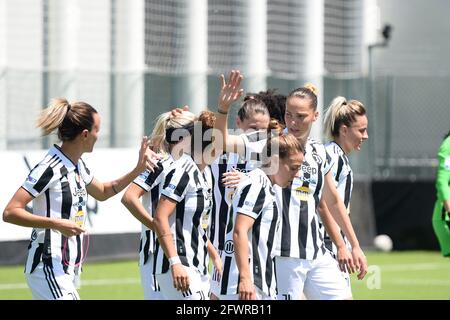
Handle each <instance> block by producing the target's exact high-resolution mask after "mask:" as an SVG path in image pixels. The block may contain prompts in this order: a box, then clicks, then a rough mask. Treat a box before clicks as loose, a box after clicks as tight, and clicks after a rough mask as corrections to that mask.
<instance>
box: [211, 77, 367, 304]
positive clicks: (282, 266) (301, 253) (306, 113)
mask: <svg viewBox="0 0 450 320" xmlns="http://www.w3.org/2000/svg"><path fill="white" fill-rule="evenodd" d="M236 73H237V75H236ZM236 79H240V80H236ZM241 80H242V76H241V75H240V73H239V72H238V71H237V72H236V71H233V72H232V74H231V76H230V81H229V83H228V84H227V85H226V90H225V91H226V92H227V93H228V95H227V96H226V99H224V101H226V102H227V103H223V104H222V107H220V111H221V112H219V113H217V121H216V125H215V127H216V128H218V129H219V130H220V131H221V132H222V133H224V145H225V146H226V147H228V144H232V143H231V142H230V141H232V140H231V139H230V136H229V135H228V134H227V129H226V123H227V121H226V120H227V117H226V116H225V114H227V113H228V110H229V108H230V107H231V104H232V98H233V96H235V95H236V94H235V93H236V92H239V90H240V89H239V84H240V81H241ZM311 89H313V88H305V87H303V88H299V89H296V90H294V91H292V92H291V93H290V95H289V96H288V98H287V102H286V112H285V122H286V126H287V132H289V133H291V134H293V135H294V136H296V137H297V139H299V140H300V141H306V146H305V161H304V163H303V165H302V166H301V170H300V173H299V177H296V178H295V179H294V181H293V182H292V183H291V184H290V186H289V187H287V188H278V187H276V188H275V190H276V196H277V203H278V206H279V208H280V211H281V212H282V214H281V217H282V225H281V232H280V233H279V235H280V239H279V241H278V245H277V248H276V249H277V250H276V254H277V255H278V257H276V260H275V261H276V264H277V268H276V269H277V275H278V274H279V276H278V277H277V281H278V292H279V294H278V298H279V299H299V298H300V297H301V293H302V291H303V288H304V287H305V295H306V297H307V298H310V299H345V298H350V294H349V293H348V290H347V289H346V286H345V282H344V280H343V278H342V276H341V275H340V272H339V268H338V267H337V265H336V263H335V261H334V260H333V258H332V257H331V255H330V254H329V253H328V255H327V251H326V249H325V247H324V245H323V232H322V231H321V229H320V228H319V220H318V217H317V215H316V210H317V208H318V206H319V204H320V202H321V201H323V203H326V205H327V206H328V207H329V209H330V211H331V214H332V215H333V218H334V220H336V222H337V224H338V225H339V227H340V228H341V229H342V230H343V232H344V234H345V235H346V236H347V238H348V239H349V241H350V243H351V244H352V256H353V259H351V258H350V259H344V260H343V263H345V264H346V265H348V267H349V269H350V271H351V272H354V271H355V269H357V270H359V275H358V276H359V278H362V277H363V276H364V275H365V273H366V268H367V261H366V259H365V257H364V254H363V253H362V251H361V249H360V247H359V243H358V240H357V238H356V236H355V234H354V231H353V228H352V226H351V223H350V220H349V218H348V215H347V213H346V210H345V206H344V204H343V202H342V200H340V198H339V195H338V193H337V190H336V187H335V186H334V183H333V180H332V176H331V174H329V169H330V163H329V161H330V157H329V156H328V155H327V153H326V151H325V148H324V146H323V145H322V144H319V143H317V142H315V141H313V140H312V139H308V137H309V133H310V131H311V126H312V124H313V122H314V121H315V120H316V119H317V117H318V112H317V96H316V94H315V92H314V89H313V90H311ZM230 101H231V102H230ZM219 106H220V104H219ZM221 114H224V115H223V116H221ZM233 140H234V141H238V140H235V139H233ZM233 147H234V146H233ZM322 191H323V198H322ZM324 211H326V210H324ZM326 220H328V219H322V221H323V222H325V221H326ZM353 261H355V265H353ZM323 275H325V276H323Z"/></svg>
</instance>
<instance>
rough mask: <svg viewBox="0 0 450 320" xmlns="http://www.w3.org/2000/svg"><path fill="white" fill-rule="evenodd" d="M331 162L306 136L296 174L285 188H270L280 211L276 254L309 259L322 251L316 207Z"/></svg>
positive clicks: (325, 153)
mask: <svg viewBox="0 0 450 320" xmlns="http://www.w3.org/2000/svg"><path fill="white" fill-rule="evenodd" d="M331 161H332V160H331V158H330V156H329V155H328V153H327V152H326V150H325V146H324V145H323V144H321V143H318V142H316V141H314V140H312V139H308V141H307V142H306V145H305V158H304V161H303V163H302V165H301V168H300V170H299V171H300V172H299V177H295V178H294V180H293V181H292V182H291V184H290V185H289V186H288V187H286V188H280V187H279V186H275V187H274V189H275V193H276V198H277V204H278V206H279V208H280V211H281V212H282V214H281V215H280V216H281V225H280V228H281V232H280V233H278V239H277V246H276V255H278V256H282V257H293V258H300V259H307V260H313V259H316V258H317V257H318V256H319V255H322V254H323V253H325V246H324V243H323V230H322V229H321V228H320V226H319V222H320V220H319V216H318V214H317V207H318V204H319V201H320V198H321V196H322V190H323V186H324V178H325V175H326V174H327V173H328V171H329V170H331V166H332V162H331Z"/></svg>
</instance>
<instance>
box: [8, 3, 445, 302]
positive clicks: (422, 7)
mask: <svg viewBox="0 0 450 320" xmlns="http://www.w3.org/2000/svg"><path fill="white" fill-rule="evenodd" d="M448 12H450V2H448V1H447V0H427V1H423V0H314V1H308V0H132V1H130V0H95V1H89V0H64V1H58V0H0V115H1V116H0V154H1V155H0V163H1V166H0V167H1V168H3V169H2V170H3V171H0V173H1V175H2V176H3V177H4V181H5V182H9V183H10V184H12V181H14V179H12V178H11V179H10V178H9V176H7V174H10V175H11V177H13V176H14V175H15V176H14V177H15V179H16V180H17V183H16V184H14V185H12V186H11V185H8V183H5V182H3V183H2V184H1V186H0V191H1V192H0V194H1V196H0V208H1V209H2V210H3V208H4V206H5V205H6V201H7V200H8V199H9V197H10V196H11V195H12V194H13V192H14V191H15V190H16V188H17V186H18V185H20V183H21V182H22V180H23V179H24V178H25V176H26V172H25V171H23V172H22V171H21V173H18V172H17V173H15V172H14V170H12V172H11V163H10V162H8V161H12V160H8V159H13V158H14V156H17V155H18V156H22V155H23V154H25V152H28V151H29V150H45V149H46V148H48V146H49V145H50V144H51V143H53V142H54V141H56V140H55V137H50V138H45V139H43V138H41V137H40V133H39V132H38V131H37V130H36V129H35V128H34V120H35V118H36V116H37V114H38V112H39V111H40V110H42V108H43V107H44V106H45V105H47V104H48V102H49V100H50V99H51V98H52V97H59V96H63V97H67V98H68V99H69V100H70V101H74V100H81V101H87V102H89V103H91V104H92V105H93V106H94V107H95V108H97V110H99V112H100V114H101V116H102V121H103V122H102V132H101V135H100V138H99V141H98V142H97V148H99V149H104V152H106V153H105V154H106V155H105V154H104V153H101V152H99V153H98V154H99V156H98V157H105V158H102V159H107V158H106V157H107V154H109V155H110V156H109V157H110V158H111V157H113V158H119V160H120V159H121V158H120V157H121V156H122V155H123V154H124V153H125V152H129V149H130V148H131V149H132V150H133V151H132V152H135V149H136V148H137V146H138V143H139V140H140V137H141V136H142V135H144V134H148V133H150V132H151V129H152V127H153V121H154V119H155V118H156V116H157V115H158V114H160V113H161V112H164V111H167V110H170V109H172V108H173V107H174V106H183V105H189V106H190V108H191V110H193V111H194V112H197V111H200V110H202V109H204V108H206V107H209V108H210V109H212V110H215V108H216V99H217V94H218V91H219V79H218V76H219V74H221V73H228V72H229V71H230V70H231V69H240V70H241V71H242V72H243V74H244V76H245V80H244V84H243V86H244V89H245V90H246V91H252V92H255V91H260V90H265V89H266V88H277V89H278V91H279V92H280V93H283V94H287V93H289V91H290V90H292V89H294V88H296V87H299V86H301V85H302V84H304V83H305V82H312V83H314V84H315V85H316V86H318V88H319V108H320V111H322V110H323V109H324V108H326V106H327V105H328V104H329V103H330V102H331V100H332V99H333V98H334V97H335V96H337V95H343V96H346V97H347V98H354V99H358V100H361V101H363V102H364V104H365V105H366V106H367V108H368V111H369V136H370V138H369V140H368V142H367V143H366V144H365V145H364V146H363V149H362V151H361V152H360V153H358V154H356V155H354V156H353V155H352V157H351V161H352V167H353V170H354V172H355V188H354V195H353V199H352V220H353V222H354V224H355V229H356V231H357V234H358V236H359V238H360V241H361V243H362V244H363V246H364V247H366V248H368V249H370V248H371V246H372V239H373V237H374V236H375V235H376V234H388V235H389V236H390V237H391V238H392V239H393V243H394V250H417V249H421V250H422V249H424V250H434V251H436V250H437V249H438V245H437V241H436V239H435V238H434V234H433V231H432V227H431V214H432V210H433V205H434V201H435V199H436V198H435V189H434V178H435V169H436V165H437V160H436V152H437V149H438V146H439V144H440V142H441V141H442V139H443V136H444V134H445V133H447V132H448V131H449V130H450V90H449V89H450V59H448V57H449V56H450V42H449V41H448V39H450V19H448ZM235 109H237V108H235ZM230 117H233V115H231V116H230ZM230 119H231V118H230ZM320 120H322V118H320ZM230 123H233V121H230ZM313 135H314V136H315V137H317V138H321V126H320V121H318V122H317V123H316V124H315V126H314V128H313ZM37 152H38V151H37ZM42 152H43V151H42ZM108 152H109V153H108ZM95 154H96V153H95V152H94V156H95ZM11 157H12V158H11ZM23 157H24V158H25V160H26V159H27V157H26V156H23ZM31 159H39V158H38V157H34V158H33V157H31ZM19 160H20V159H19ZM20 161H22V160H20ZM36 161H37V160H36ZM105 161H106V160H105ZM25 162H27V160H26V161H25ZM29 162H30V163H28V162H27V167H30V166H31V167H32V166H34V164H35V162H34V163H33V161H32V160H29ZM119 162H120V161H119ZM105 163H106V162H103V163H100V164H99V165H98V166H99V167H101V166H102V165H103V166H105V165H106V164H105ZM131 165H132V164H130V166H131ZM5 168H6V169H5ZM6 171H7V172H6ZM110 171H111V170H110ZM118 171H119V170H118ZM5 175H6V177H7V178H5ZM113 176H115V175H114V174H113ZM105 177H106V178H107V175H106V176H105ZM91 207H92V208H93V209H92V210H91V213H92V214H93V215H97V216H101V214H102V207H99V208H100V209H98V208H97V204H96V203H94V204H92V205H91ZM112 207H113V208H114V209H113V210H115V211H117V212H118V215H121V216H123V217H126V219H128V220H127V221H126V222H122V221H120V223H119V222H118V221H119V220H118V221H116V222H115V223H117V224H118V225H119V226H123V225H125V224H126V223H128V224H130V227H129V228H128V229H126V230H124V231H122V232H121V231H120V230H116V229H117V228H116V229H114V228H112V229H109V230H108V229H107V228H106V229H102V230H99V231H97V232H95V227H94V226H93V227H94V232H93V234H94V235H96V236H97V238H98V239H94V240H93V244H92V246H94V247H93V248H91V251H90V259H92V260H96V259H97V260H98V259H111V258H123V257H135V256H136V254H137V243H138V232H139V224H138V223H137V222H136V221H133V219H132V217H131V215H130V214H129V213H127V212H126V210H125V208H123V207H122V206H121V205H120V203H119V201H118V200H117V199H116V203H115V205H114V206H112ZM104 211H105V210H104V209H103V212H104ZM105 215H106V214H105ZM94 220H95V219H94ZM111 220H113V219H111ZM19 229H22V228H19V227H12V226H5V223H4V222H0V264H21V263H23V261H24V257H25V251H26V250H25V248H26V243H27V236H23V234H25V233H26V234H27V235H28V234H29V232H30V231H29V230H26V232H25V231H23V232H19V231H18V230H19ZM118 234H120V237H121V238H123V244H122V245H119V246H117V248H114V250H113V249H112V248H111V246H108V244H109V243H110V241H111V238H112V237H114V239H117V237H118V236H119V235H118ZM95 241H96V242H95ZM94 243H97V244H96V245H95V244H94ZM22 251H23V254H22ZM18 252H20V254H18ZM448 281H449V280H448V279H447V283H448ZM449 287H450V285H449V286H448V287H447V291H448V295H447V296H448V297H450V289H448V288H449Z"/></svg>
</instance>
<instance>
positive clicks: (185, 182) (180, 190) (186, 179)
mask: <svg viewBox="0 0 450 320" xmlns="http://www.w3.org/2000/svg"><path fill="white" fill-rule="evenodd" d="M188 183H189V174H188V171H185V172H183V175H182V176H181V179H180V182H179V183H178V185H177V186H176V188H175V190H174V194H176V195H177V196H178V197H181V195H182V194H183V193H184V190H185V189H186V187H187V185H188Z"/></svg>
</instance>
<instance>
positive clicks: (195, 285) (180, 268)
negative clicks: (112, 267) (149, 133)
mask: <svg viewBox="0 0 450 320" xmlns="http://www.w3.org/2000/svg"><path fill="white" fill-rule="evenodd" d="M185 112H187V111H183V114H184V113H185ZM199 120H200V121H198V122H197V127H196V126H195V124H194V121H189V122H186V123H184V124H183V127H182V128H181V129H180V128H177V129H174V128H170V129H167V130H166V137H165V139H166V141H167V142H168V143H169V144H171V145H172V146H171V154H172V156H173V157H174V162H173V163H172V165H171V166H170V167H169V168H168V169H167V173H165V174H164V175H165V178H164V181H163V187H162V190H161V197H160V199H159V202H158V206H157V208H156V214H155V217H154V220H153V223H154V228H155V231H156V234H157V237H158V243H157V245H156V248H155V259H156V261H155V270H154V271H155V273H156V277H157V280H158V283H159V285H160V287H161V292H162V294H163V296H164V298H165V299H176V300H178V299H184V300H205V299H209V288H210V284H209V276H208V262H209V260H208V253H209V254H210V255H211V254H213V255H214V256H212V259H213V261H220V259H218V255H217V253H215V250H214V248H213V246H212V244H211V242H210V241H209V240H208V237H207V233H206V230H205V229H204V228H203V226H202V225H203V222H204V221H205V220H206V219H207V217H208V216H209V214H210V210H211V204H212V197H211V180H210V178H211V177H210V172H209V168H208V167H207V164H208V163H207V161H206V160H205V156H206V154H205V153H206V152H205V149H206V148H207V147H208V146H209V144H210V142H209V141H207V139H205V138H204V136H203V135H204V133H205V132H206V131H207V130H208V129H210V128H212V126H213V122H214V114H212V113H209V112H204V113H202V114H201V115H200V118H199ZM216 267H217V266H216ZM169 269H170V270H169Z"/></svg>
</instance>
